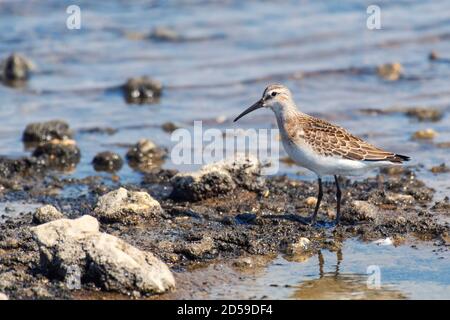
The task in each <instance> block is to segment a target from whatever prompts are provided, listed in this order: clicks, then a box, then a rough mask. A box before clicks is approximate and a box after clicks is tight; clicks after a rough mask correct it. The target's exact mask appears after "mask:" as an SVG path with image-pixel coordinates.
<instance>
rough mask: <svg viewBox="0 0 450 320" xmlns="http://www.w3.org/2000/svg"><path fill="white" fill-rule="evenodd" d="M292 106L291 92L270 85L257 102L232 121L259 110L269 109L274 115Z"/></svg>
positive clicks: (282, 87) (279, 86) (277, 85)
mask: <svg viewBox="0 0 450 320" xmlns="http://www.w3.org/2000/svg"><path fill="white" fill-rule="evenodd" d="M292 106H294V101H293V99H292V94H291V91H290V90H289V89H288V88H286V87H285V86H283V85H281V84H271V85H269V86H268V87H267V88H266V89H265V90H264V93H263V95H262V97H261V99H259V100H258V101H256V102H255V103H254V104H253V105H252V106H251V107H249V108H247V109H246V110H245V111H244V112H242V113H241V114H240V115H239V116H237V117H236V119H234V121H237V120H239V119H240V118H242V117H243V116H245V115H246V114H248V113H250V112H252V111H254V110H256V109H260V108H270V109H272V110H273V112H275V114H280V113H282V112H283V111H284V110H286V109H287V108H290V107H292Z"/></svg>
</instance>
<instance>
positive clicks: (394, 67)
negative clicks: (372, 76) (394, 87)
mask: <svg viewBox="0 0 450 320" xmlns="http://www.w3.org/2000/svg"><path fill="white" fill-rule="evenodd" d="M402 72H403V68H402V65H401V64H400V63H398V62H396V63H386V64H383V65H381V66H378V67H377V74H378V76H380V77H381V78H383V79H385V80H389V81H396V80H398V79H400V76H401V74H402Z"/></svg>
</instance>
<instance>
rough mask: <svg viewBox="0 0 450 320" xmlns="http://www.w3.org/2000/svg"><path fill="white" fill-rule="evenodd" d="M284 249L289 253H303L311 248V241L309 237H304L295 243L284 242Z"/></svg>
mask: <svg viewBox="0 0 450 320" xmlns="http://www.w3.org/2000/svg"><path fill="white" fill-rule="evenodd" d="M282 249H283V251H284V253H285V254H288V255H295V254H303V253H305V252H306V251H309V250H311V241H310V240H309V239H308V238H304V237H302V238H300V239H298V241H296V242H294V243H283V244H282Z"/></svg>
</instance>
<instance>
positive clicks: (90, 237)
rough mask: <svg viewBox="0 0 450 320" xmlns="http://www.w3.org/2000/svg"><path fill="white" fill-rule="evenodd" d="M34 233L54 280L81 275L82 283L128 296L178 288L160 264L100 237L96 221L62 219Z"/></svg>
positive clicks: (120, 242) (112, 239)
mask: <svg viewBox="0 0 450 320" xmlns="http://www.w3.org/2000/svg"><path fill="white" fill-rule="evenodd" d="M31 232H32V234H33V237H34V239H35V240H36V242H37V243H38V245H39V251H40V255H41V268H43V269H44V270H45V271H47V274H48V275H49V276H51V277H52V276H53V277H56V278H59V279H65V278H67V277H72V276H73V275H74V274H75V275H76V274H78V280H79V281H81V282H83V283H86V282H87V283H89V282H92V283H95V284H97V285H98V286H100V287H101V288H103V289H104V290H108V291H118V292H121V293H125V294H129V293H131V292H133V291H138V292H139V293H142V294H150V293H163V292H165V291H167V290H170V289H172V288H174V287H175V280H174V278H173V275H172V273H171V272H170V270H169V268H168V267H167V266H166V265H165V264H164V263H163V262H162V261H161V260H159V259H158V258H156V257H155V256H154V255H153V254H152V253H150V252H145V251H141V250H139V249H137V248H135V247H133V246H131V245H129V244H128V243H126V242H124V241H123V240H121V239H119V238H117V237H115V236H112V235H109V234H106V233H101V232H100V231H99V223H98V221H97V220H96V219H95V218H94V217H91V216H82V217H81V218H78V219H75V220H69V219H60V220H56V221H52V222H49V223H46V224H42V225H39V226H37V227H34V228H31ZM74 270H75V271H74ZM66 280H67V279H66Z"/></svg>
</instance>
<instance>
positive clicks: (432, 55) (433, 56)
mask: <svg viewBox="0 0 450 320" xmlns="http://www.w3.org/2000/svg"><path fill="white" fill-rule="evenodd" d="M428 59H429V60H431V61H434V60H438V59H439V54H438V53H437V52H436V51H431V52H430V54H429V55H428Z"/></svg>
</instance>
